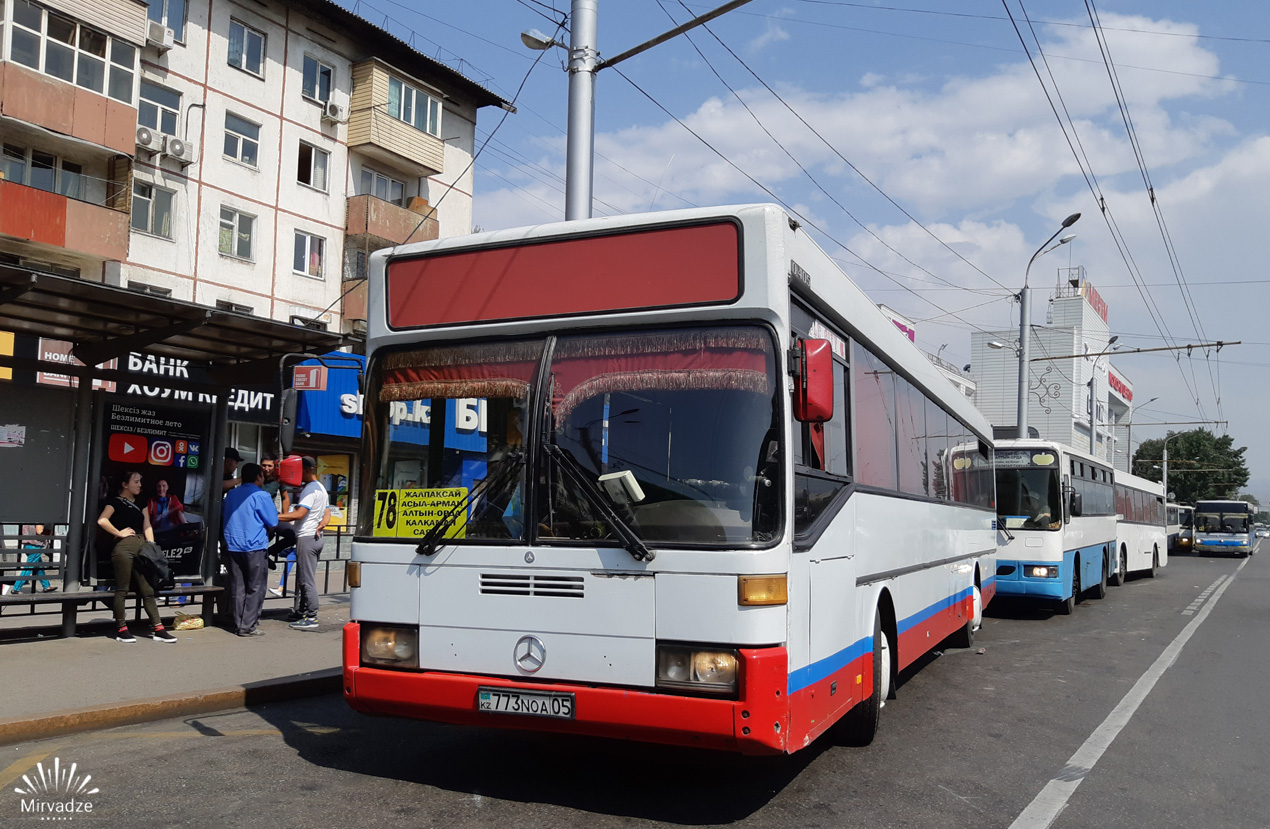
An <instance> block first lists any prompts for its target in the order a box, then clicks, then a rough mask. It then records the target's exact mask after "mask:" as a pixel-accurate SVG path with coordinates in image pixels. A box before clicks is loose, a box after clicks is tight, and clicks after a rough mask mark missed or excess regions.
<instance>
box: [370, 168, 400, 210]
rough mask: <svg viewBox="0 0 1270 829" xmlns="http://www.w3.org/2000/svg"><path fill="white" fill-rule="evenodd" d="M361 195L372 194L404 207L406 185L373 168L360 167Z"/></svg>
mask: <svg viewBox="0 0 1270 829" xmlns="http://www.w3.org/2000/svg"><path fill="white" fill-rule="evenodd" d="M362 195H363V196H374V197H375V198H378V199H383V200H384V201H388V202H392V203H393V204H395V205H397V206H399V207H404V206H405V201H406V185H404V184H402V183H401V182H400V181H397V180H396V179H395V178H389V177H388V176H386V175H384V174H382V173H376V172H375V171H374V170H368V169H366V168H365V167H363V168H362Z"/></svg>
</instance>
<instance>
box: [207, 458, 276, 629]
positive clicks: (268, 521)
mask: <svg viewBox="0 0 1270 829" xmlns="http://www.w3.org/2000/svg"><path fill="white" fill-rule="evenodd" d="M239 480H241V481H242V483H241V484H240V485H239V486H237V487H235V488H234V489H232V490H230V491H229V493H228V494H227V495H226V496H225V503H224V506H223V507H222V509H221V515H222V516H223V521H224V525H225V547H226V548H227V549H228V550H229V555H228V556H226V559H227V560H228V562H229V599H230V604H231V605H232V606H233V609H234V629H235V631H236V632H237V633H238V635H239V636H264V635H265V632H264V631H263V630H261V629H260V628H259V627H258V625H259V623H260V611H261V609H262V608H263V607H264V604H265V584H266V578H267V576H268V573H269V563H268V555H267V550H268V547H269V532H268V531H269V528H271V527H276V526H277V525H278V509H277V507H275V506H274V504H273V499H272V498H270V497H269V494H268V493H267V492H265V491H264V489H262V488H261V487H262V486H263V485H264V482H265V473H264V470H263V469H261V468H260V467H259V466H258V465H257V464H254V463H247V464H243V468H242V473H241V474H240V476H239Z"/></svg>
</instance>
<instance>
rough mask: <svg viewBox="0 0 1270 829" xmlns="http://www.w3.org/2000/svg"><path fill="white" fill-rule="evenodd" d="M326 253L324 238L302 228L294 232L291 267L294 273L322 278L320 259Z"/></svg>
mask: <svg viewBox="0 0 1270 829" xmlns="http://www.w3.org/2000/svg"><path fill="white" fill-rule="evenodd" d="M325 253H326V240H325V239H323V238H322V237H321V236H314V235H313V234H311V233H305V232H304V231H302V230H297V231H296V232H295V261H294V262H293V263H292V265H291V268H292V270H294V271H295V272H296V273H302V274H304V275H305V276H311V277H313V278H314V279H321V278H322V259H323V258H324V254H325Z"/></svg>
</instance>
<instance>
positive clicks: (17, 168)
mask: <svg viewBox="0 0 1270 829" xmlns="http://www.w3.org/2000/svg"><path fill="white" fill-rule="evenodd" d="M0 178H2V179H4V180H5V181H11V182H13V183H14V184H25V185H27V186H28V187H34V188H36V189H37V190H47V191H48V192H50V193H59V194H61V195H63V196H66V197H67V198H72V199H77V200H80V201H83V200H85V199H86V198H87V194H86V193H85V192H84V184H85V181H86V179H85V176H84V167H83V165H82V164H77V163H76V162H74V161H66V160H65V159H59V158H58V157H57V156H55V155H52V154H50V153H46V152H41V151H39V150H31V149H28V148H26V147H22V146H19V145H17V144H5V145H4V151H3V153H0Z"/></svg>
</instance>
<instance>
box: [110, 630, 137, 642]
mask: <svg viewBox="0 0 1270 829" xmlns="http://www.w3.org/2000/svg"><path fill="white" fill-rule="evenodd" d="M115 641H118V642H123V643H125V644H128V645H131V644H132V643H133V642H136V641H137V637H135V636H133V635H132V632H131V631H129V630H128V629H127V628H126V627H123V628H119V630H118V631H117V632H116V633H115Z"/></svg>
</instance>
